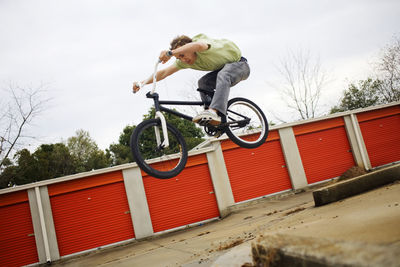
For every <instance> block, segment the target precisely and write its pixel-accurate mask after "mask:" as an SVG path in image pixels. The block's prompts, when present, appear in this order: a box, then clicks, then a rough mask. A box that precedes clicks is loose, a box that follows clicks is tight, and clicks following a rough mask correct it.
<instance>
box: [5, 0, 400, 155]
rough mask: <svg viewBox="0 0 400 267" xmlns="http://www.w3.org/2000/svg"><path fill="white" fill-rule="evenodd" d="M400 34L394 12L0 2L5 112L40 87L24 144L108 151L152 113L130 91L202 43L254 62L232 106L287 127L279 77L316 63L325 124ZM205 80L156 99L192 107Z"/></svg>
mask: <svg viewBox="0 0 400 267" xmlns="http://www.w3.org/2000/svg"><path fill="white" fill-rule="evenodd" d="M399 26H400V1H398V0H336V1H330V0H302V1H300V0H279V1H277V0H275V1H273V0H248V1H243V0H203V1H191V0H171V1H165V0H147V1H138V0H130V1H122V0H115V1H105V0H79V1H78V0H68V1H66V0H65V1H64V0H58V1H55V0H30V1H28V0H0V103H3V104H4V103H5V102H4V101H6V100H5V99H7V92H6V89H7V88H9V85H10V84H14V85H18V86H19V87H22V88H39V87H41V88H42V89H44V90H45V92H44V93H43V98H44V99H51V100H50V101H49V102H48V103H47V104H46V109H45V110H44V111H43V112H42V113H41V115H40V116H38V117H36V118H35V119H34V121H33V122H32V123H31V124H30V125H29V126H28V127H27V128H26V129H25V130H26V132H27V135H30V136H36V137H37V138H36V139H35V140H30V141H28V142H27V143H26V144H30V148H31V149H33V148H35V146H37V145H38V144H41V143H56V142H60V141H65V140H66V139H67V138H68V137H71V136H73V135H75V132H76V131H77V130H78V129H83V130H85V131H88V132H89V133H90V136H91V137H92V138H93V139H94V140H95V141H96V143H97V144H98V146H99V147H100V148H101V149H106V148H108V147H109V145H110V144H111V143H117V142H118V138H119V135H120V133H121V132H122V130H123V128H124V127H125V126H127V125H132V124H138V123H140V121H141V120H142V117H143V115H144V114H146V113H147V112H148V110H149V108H150V107H151V105H152V102H151V100H150V99H147V98H146V97H145V93H146V92H147V91H149V90H150V89H151V87H148V88H146V87H145V88H143V89H142V90H141V91H140V92H138V93H137V94H132V91H131V87H132V83H133V82H134V81H141V80H143V79H145V78H147V77H148V76H150V75H151V73H152V72H153V69H154V64H155V63H156V60H157V57H158V55H159V53H160V51H161V50H165V49H168V47H169V43H170V41H171V40H172V39H173V38H174V37H176V36H177V35H181V34H185V35H188V36H194V35H196V34H198V33H204V34H206V35H208V36H209V37H212V38H226V39H229V40H232V41H234V42H235V43H236V44H237V45H238V46H239V47H240V49H241V51H242V54H243V56H245V57H246V58H247V59H248V62H249V65H250V68H251V74H250V77H249V79H248V80H246V81H242V82H241V83H239V84H238V85H236V86H235V87H233V88H232V89H231V96H232V97H233V96H243V97H246V98H249V99H252V100H254V101H255V102H256V103H257V104H259V106H260V107H261V108H262V109H263V110H264V111H265V113H266V115H267V117H268V118H269V119H270V120H272V121H274V120H275V119H274V114H275V115H278V116H279V117H281V118H284V119H285V120H288V121H289V120H291V119H292V118H293V114H292V113H290V112H288V108H287V107H286V104H285V102H284V99H282V96H281V94H280V92H279V86H280V81H281V78H282V77H281V76H280V74H279V71H278V70H277V66H279V64H280V62H281V61H282V58H285V56H286V55H287V54H288V53H289V51H309V52H310V54H311V55H312V57H315V58H319V59H320V62H321V65H322V68H323V69H324V70H325V71H326V73H327V74H328V76H329V81H330V82H329V83H328V84H327V85H326V87H325V90H324V92H323V94H322V97H321V112H322V113H323V112H324V111H327V110H329V107H331V106H333V105H335V104H337V102H338V101H339V98H340V96H341V94H342V92H343V90H345V89H346V86H347V85H348V84H349V82H354V81H357V80H361V79H366V78H367V77H369V76H370V75H371V73H372V72H373V70H372V68H371V63H372V62H374V61H376V59H377V58H378V57H379V55H380V53H381V51H382V49H383V48H384V47H385V45H387V44H389V43H390V42H391V41H392V40H393V37H394V36H395V35H397V36H398V35H399V33H400V27H399ZM169 64H172V60H171V61H170V62H168V63H166V65H165V66H168V65H169ZM165 66H160V67H161V68H163V67H165ZM204 74H205V72H198V71H194V70H182V71H179V72H177V73H175V74H174V75H173V76H170V77H168V78H167V79H166V80H164V81H161V82H160V83H158V84H157V89H158V92H159V93H160V96H161V98H162V99H174V100H188V99H192V98H194V97H195V95H196V93H195V92H194V91H195V86H196V81H197V79H199V78H200V77H201V76H202V75H204Z"/></svg>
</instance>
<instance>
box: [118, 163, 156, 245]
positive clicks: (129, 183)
mask: <svg viewBox="0 0 400 267" xmlns="http://www.w3.org/2000/svg"><path fill="white" fill-rule="evenodd" d="M122 174H123V176H124V184H125V190H126V195H127V197H128V204H129V209H130V211H131V218H132V222H133V228H134V230H135V237H136V239H141V238H145V237H148V236H152V235H153V234H154V231H153V225H152V223H151V217H150V211H149V206H148V204H147V198H146V192H145V191H144V185H143V178H142V174H141V172H140V169H139V167H134V168H130V169H124V170H123V171H122Z"/></svg>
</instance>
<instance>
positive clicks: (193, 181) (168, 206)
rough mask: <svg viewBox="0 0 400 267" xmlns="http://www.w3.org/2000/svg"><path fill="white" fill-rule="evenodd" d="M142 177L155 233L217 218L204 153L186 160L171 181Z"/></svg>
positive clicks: (214, 199)
mask: <svg viewBox="0 0 400 267" xmlns="http://www.w3.org/2000/svg"><path fill="white" fill-rule="evenodd" d="M142 174H143V176H144V177H143V183H144V188H145V191H146V196H147V201H148V205H149V210H150V217H151V220H152V224H153V229H154V232H160V231H164V230H169V229H173V228H176V227H180V226H184V225H188V224H192V223H196V222H200V221H204V220H207V219H212V218H215V217H219V210H218V205H217V200H216V198H215V194H214V189H213V185H212V181H211V176H210V172H209V170H208V165H207V158H206V155H205V154H201V155H197V156H192V157H189V159H188V162H187V164H186V168H185V169H184V170H183V171H182V172H181V173H180V174H179V175H178V176H176V177H174V178H171V179H164V180H162V179H156V178H154V177H151V176H148V175H146V174H145V173H142Z"/></svg>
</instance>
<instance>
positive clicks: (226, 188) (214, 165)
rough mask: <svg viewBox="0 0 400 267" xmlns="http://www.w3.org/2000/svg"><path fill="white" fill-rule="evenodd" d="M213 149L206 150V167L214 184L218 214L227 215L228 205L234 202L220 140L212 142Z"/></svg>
mask: <svg viewBox="0 0 400 267" xmlns="http://www.w3.org/2000/svg"><path fill="white" fill-rule="evenodd" d="M212 146H213V148H214V150H213V151H210V152H207V161H208V168H209V170H210V174H211V180H212V183H213V186H214V193H215V197H216V199H217V204H218V209H219V213H220V216H221V217H222V218H223V217H225V216H227V215H228V214H229V213H230V211H229V207H230V206H232V205H234V204H235V200H234V198H233V193H232V187H231V183H230V181H229V176H228V171H227V170H226V166H225V160H224V155H223V153H222V148H221V144H220V142H213V143H212Z"/></svg>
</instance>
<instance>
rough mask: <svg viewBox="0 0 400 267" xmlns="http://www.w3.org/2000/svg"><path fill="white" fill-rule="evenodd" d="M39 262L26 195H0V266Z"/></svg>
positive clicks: (19, 192)
mask: <svg viewBox="0 0 400 267" xmlns="http://www.w3.org/2000/svg"><path fill="white" fill-rule="evenodd" d="M36 262H39V257H38V254H37V250H36V242H35V235H34V231H33V224H32V217H31V211H30V207H29V201H28V194H27V192H26V191H18V192H15V193H8V194H4V195H0V266H22V265H28V264H32V263H36Z"/></svg>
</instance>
